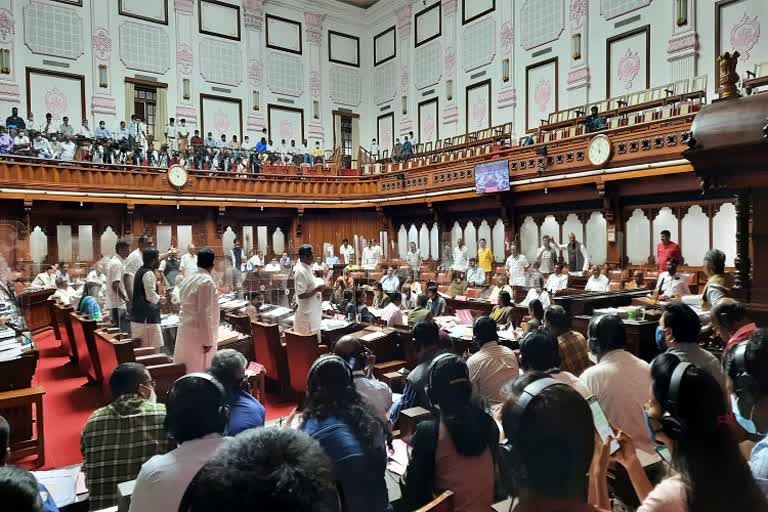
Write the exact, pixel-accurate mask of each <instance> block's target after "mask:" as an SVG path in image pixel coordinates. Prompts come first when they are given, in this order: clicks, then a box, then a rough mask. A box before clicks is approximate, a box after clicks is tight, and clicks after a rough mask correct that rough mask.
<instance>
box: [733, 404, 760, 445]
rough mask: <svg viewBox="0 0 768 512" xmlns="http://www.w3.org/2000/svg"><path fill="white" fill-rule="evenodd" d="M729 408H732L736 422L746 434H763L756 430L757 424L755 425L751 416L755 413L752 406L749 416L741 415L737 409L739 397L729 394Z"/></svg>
mask: <svg viewBox="0 0 768 512" xmlns="http://www.w3.org/2000/svg"><path fill="white" fill-rule="evenodd" d="M731 409H732V410H733V415H734V416H736V422H737V423H738V424H739V425H741V428H743V429H744V430H745V431H746V432H747V433H748V434H757V435H761V436H762V435H764V434H762V433H760V432H758V431H757V425H755V422H754V420H753V419H752V416H754V413H755V409H754V407H753V408H752V411H750V413H749V418H745V417H744V416H742V415H741V411H739V399H738V398H737V397H736V395H731Z"/></svg>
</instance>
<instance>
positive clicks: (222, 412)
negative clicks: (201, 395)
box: [165, 372, 229, 437]
mask: <svg viewBox="0 0 768 512" xmlns="http://www.w3.org/2000/svg"><path fill="white" fill-rule="evenodd" d="M193 379H195V380H200V381H205V382H207V383H208V384H207V385H208V386H210V387H211V388H212V389H215V390H216V392H215V394H216V397H217V402H218V404H219V406H218V409H217V411H216V412H217V415H218V422H217V423H218V425H219V426H220V429H219V430H221V431H222V432H223V431H224V429H226V427H227V423H228V422H229V405H228V404H227V392H226V391H225V390H224V386H222V385H221V383H220V382H219V381H218V380H216V379H215V378H214V377H213V376H212V375H209V374H207V373H203V372H196V373H188V374H186V375H183V376H181V377H179V378H178V379H176V382H174V383H173V385H172V386H171V389H169V390H168V401H167V402H168V403H170V401H171V400H170V399H171V397H172V396H173V394H174V392H175V391H176V386H178V385H179V383H180V382H185V381H188V380H193ZM167 405H168V404H166V408H167V411H166V415H165V431H166V432H167V433H168V435H169V436H170V437H173V435H172V432H173V431H175V430H176V427H178V426H179V424H178V423H177V422H178V418H177V414H176V413H175V412H174V411H175V410H176V409H179V410H183V409H184V408H176V407H170V408H168V407H167ZM195 407H196V405H195Z"/></svg>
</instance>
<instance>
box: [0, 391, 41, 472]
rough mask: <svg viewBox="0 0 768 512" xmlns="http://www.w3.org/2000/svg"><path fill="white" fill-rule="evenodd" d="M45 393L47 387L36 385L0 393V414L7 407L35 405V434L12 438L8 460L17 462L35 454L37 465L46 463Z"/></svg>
mask: <svg viewBox="0 0 768 512" xmlns="http://www.w3.org/2000/svg"><path fill="white" fill-rule="evenodd" d="M43 395H45V388H43V387H42V386H36V387H32V388H24V389H15V390H13V391H4V392H2V393H0V414H2V412H3V411H4V410H6V409H17V408H26V407H31V406H33V405H34V407H35V419H34V421H33V423H34V426H35V429H34V430H35V435H33V436H31V437H30V438H29V439H21V440H14V439H11V443H10V445H9V448H10V449H11V454H10V457H9V459H8V462H15V461H17V460H19V459H23V458H25V457H29V456H30V455H35V456H36V457H37V459H36V461H35V462H36V465H37V467H40V466H44V465H45V428H44V425H45V423H44V421H43Z"/></svg>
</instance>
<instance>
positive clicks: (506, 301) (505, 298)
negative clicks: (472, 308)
mask: <svg viewBox="0 0 768 512" xmlns="http://www.w3.org/2000/svg"><path fill="white" fill-rule="evenodd" d="M513 308H514V306H513V305H512V298H511V297H510V296H509V293H508V292H505V291H502V292H499V303H498V304H497V305H496V306H494V307H493V310H491V319H492V320H493V321H494V322H496V325H497V326H498V327H501V328H504V327H507V326H508V325H509V324H510V322H512V310H513Z"/></svg>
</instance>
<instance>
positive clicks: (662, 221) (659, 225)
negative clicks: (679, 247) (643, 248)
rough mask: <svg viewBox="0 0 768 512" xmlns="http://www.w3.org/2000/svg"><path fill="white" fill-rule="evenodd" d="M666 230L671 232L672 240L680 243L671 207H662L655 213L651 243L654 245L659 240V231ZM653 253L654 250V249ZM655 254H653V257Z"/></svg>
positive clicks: (675, 217)
mask: <svg viewBox="0 0 768 512" xmlns="http://www.w3.org/2000/svg"><path fill="white" fill-rule="evenodd" d="M665 229H666V230H667V231H669V232H670V233H671V235H672V236H671V238H672V241H673V242H677V243H680V234H679V233H678V231H679V230H678V223H677V216H676V215H675V214H674V212H673V211H672V209H671V208H667V207H664V208H662V209H661V210H659V213H658V214H656V218H655V219H653V243H654V247H655V246H656V244H657V243H658V242H659V241H661V232H662V231H664V230H665ZM654 253H655V250H654ZM655 256H656V254H654V257H655Z"/></svg>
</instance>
